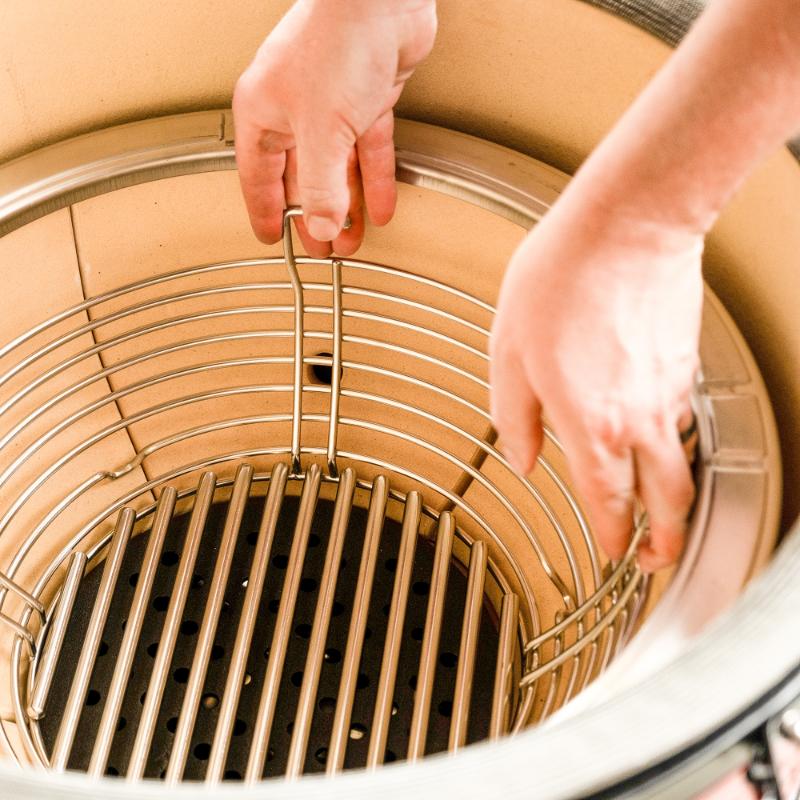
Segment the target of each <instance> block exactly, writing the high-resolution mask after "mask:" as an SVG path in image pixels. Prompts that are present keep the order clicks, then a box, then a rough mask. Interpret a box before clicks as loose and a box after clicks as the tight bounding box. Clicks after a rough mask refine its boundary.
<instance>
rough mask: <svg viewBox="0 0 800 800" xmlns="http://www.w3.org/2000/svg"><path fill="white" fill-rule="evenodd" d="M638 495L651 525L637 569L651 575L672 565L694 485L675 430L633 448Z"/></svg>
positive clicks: (680, 545) (681, 540) (679, 548)
mask: <svg viewBox="0 0 800 800" xmlns="http://www.w3.org/2000/svg"><path fill="white" fill-rule="evenodd" d="M635 454H636V471H637V483H638V489H639V494H640V496H641V498H642V502H643V503H644V506H645V508H646V509H647V515H648V518H649V522H650V537H649V539H648V541H646V542H644V543H643V544H642V546H641V547H640V548H639V553H638V560H639V565H640V566H641V568H642V570H644V571H645V572H654V571H655V570H657V569H661V568H662V567H666V566H669V565H670V564H673V563H675V561H677V559H678V557H679V556H680V554H681V552H682V551H683V546H684V542H685V538H686V535H685V534H686V518H687V516H688V514H689V509H690V508H691V505H692V501H693V499H694V484H693V483H692V476H691V472H690V470H689V465H688V463H687V461H686V455H685V453H684V450H683V446H682V445H681V441H680V435H679V433H678V430H677V426H669V430H668V429H667V426H665V427H664V429H663V430H658V431H656V432H654V433H653V435H652V436H651V437H649V438H648V439H647V440H646V441H642V442H639V443H637V445H636V447H635Z"/></svg>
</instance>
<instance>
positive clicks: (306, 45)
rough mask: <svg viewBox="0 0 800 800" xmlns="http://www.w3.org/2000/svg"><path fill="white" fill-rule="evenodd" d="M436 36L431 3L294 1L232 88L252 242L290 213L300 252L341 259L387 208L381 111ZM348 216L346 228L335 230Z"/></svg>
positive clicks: (389, 164) (273, 231) (385, 217)
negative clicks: (297, 210) (292, 209)
mask: <svg viewBox="0 0 800 800" xmlns="http://www.w3.org/2000/svg"><path fill="white" fill-rule="evenodd" d="M435 34H436V6H435V2H434V0H336V2H331V0H298V2H296V3H295V4H294V5H293V6H292V8H291V9H290V10H289V12H288V13H287V14H286V16H285V17H284V18H283V19H282V20H281V22H280V23H279V24H278V25H277V27H276V28H275V29H274V30H273V31H272V33H270V35H269V36H268V37H267V39H266V40H265V42H264V43H263V44H262V46H261V47H260V48H259V50H258V53H257V54H256V57H255V59H254V60H253V63H252V64H251V65H250V66H249V67H248V68H247V69H246V70H245V72H244V73H243V74H242V76H241V78H240V79H239V81H238V83H237V85H236V91H235V93H234V97H233V112H234V118H235V123H236V161H237V164H238V167H239V175H240V178H241V183H242V190H243V192H244V197H245V201H246V203H247V208H248V212H249V214H250V221H251V224H252V226H253V230H254V231H255V234H256V236H258V238H259V239H261V240H262V241H264V242H267V243H270V244H271V243H274V242H276V241H278V240H279V239H280V237H281V233H282V231H281V220H282V212H283V210H284V208H285V207H286V206H288V205H300V206H302V208H303V212H304V217H303V219H298V220H297V223H298V224H297V229H298V233H299V235H300V238H301V239H302V241H303V244H304V246H305V247H306V249H307V251H308V253H309V254H310V255H312V256H315V257H318V258H324V257H325V256H327V255H329V254H330V252H331V249H334V250H336V252H337V253H339V254H341V255H350V254H352V253H353V252H355V250H356V249H357V248H358V246H359V244H360V243H361V239H362V238H363V235H364V214H363V210H362V205H366V209H367V212H368V213H369V217H370V220H371V221H372V222H373V224H375V225H385V224H386V223H387V222H388V221H389V220H390V219H391V217H392V214H393V213H394V207H395V201H396V188H395V176H394V175H395V165H394V144H393V127H394V117H393V112H392V109H393V107H394V105H395V103H396V102H397V99H398V98H399V96H400V93H401V92H402V90H403V86H404V84H405V81H406V80H407V79H408V77H409V76H410V75H411V73H412V72H413V70H414V67H416V65H417V64H418V63H419V62H420V61H421V60H422V59H423V58H425V56H426V55H427V54H428V52H429V51H430V49H431V47H432V46H433V40H434V36H435ZM348 215H349V217H350V221H351V225H350V227H349V229H348V230H344V231H343V230H342V227H343V225H344V222H345V218H346V217H347V216H348Z"/></svg>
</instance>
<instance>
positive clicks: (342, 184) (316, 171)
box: [295, 118, 356, 242]
mask: <svg viewBox="0 0 800 800" xmlns="http://www.w3.org/2000/svg"><path fill="white" fill-rule="evenodd" d="M314 122H315V123H316V124H313V125H311V126H309V127H307V128H304V129H303V130H302V131H299V132H298V133H297V135H296V137H295V139H296V142H297V188H298V192H299V195H300V198H299V199H300V205H301V206H302V208H303V217H304V219H305V223H306V228H307V229H308V232H309V233H310V234H311V236H313V237H314V238H315V239H317V240H318V241H321V242H329V241H332V240H333V239H335V238H336V236H337V235H338V234H339V231H341V230H342V227H343V226H344V221H345V218H346V216H347V210H348V208H349V207H350V191H349V189H348V187H347V160H348V158H349V157H350V154H351V153H352V152H353V146H354V145H355V142H356V137H355V133H354V132H353V131H352V130H350V129H349V128H348V127H347V125H346V124H345V123H344V122H343V121H341V120H339V121H332V122H331V123H330V124H327V125H326V124H325V123H324V122H321V121H320V120H319V119H318V118H317V119H315V120H314Z"/></svg>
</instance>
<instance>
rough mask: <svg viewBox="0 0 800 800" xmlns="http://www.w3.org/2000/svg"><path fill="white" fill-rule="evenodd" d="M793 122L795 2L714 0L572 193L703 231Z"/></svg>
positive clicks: (797, 44) (796, 98)
mask: <svg viewBox="0 0 800 800" xmlns="http://www.w3.org/2000/svg"><path fill="white" fill-rule="evenodd" d="M799 130H800V2H798V0H712V3H711V5H710V6H709V9H708V10H707V11H706V12H705V13H704V14H703V16H702V17H701V18H700V20H699V21H698V22H697V24H696V25H695V27H694V28H693V30H692V31H691V32H690V33H689V34H688V36H687V38H686V39H685V41H684V42H683V43H682V45H681V46H680V47H679V48H678V50H677V52H676V53H675V54H674V56H673V57H672V58H671V59H670V60H669V62H668V63H667V64H666V65H665V67H664V68H663V69H662V70H661V72H660V73H659V74H658V75H657V76H656V78H655V79H654V80H653V81H652V82H651V83H650V85H649V86H648V87H647V88H646V89H645V90H644V91H643V92H642V94H641V95H640V96H639V98H638V99H637V100H636V102H635V103H634V104H633V105H632V106H631V108H630V109H629V110H628V111H627V112H626V114H625V115H624V116H623V118H622V119H621V120H620V121H619V123H618V124H617V126H616V127H615V128H614V129H613V130H612V132H611V133H610V134H609V135H608V137H607V138H606V139H605V140H604V142H603V143H602V144H601V145H600V146H599V147H598V148H597V150H596V151H595V152H594V154H593V155H592V157H591V158H590V159H589V161H587V163H586V165H585V167H584V169H582V170H581V171H580V172H579V173H578V176H577V177H576V180H575V181H574V182H573V183H574V186H573V187H572V191H571V193H573V195H574V196H575V195H578V193H579V192H580V195H579V196H581V197H583V198H586V199H589V202H593V203H596V204H598V205H600V206H604V207H613V208H614V210H615V212H616V213H623V214H628V215H630V217H631V219H632V220H643V221H652V222H653V223H656V224H660V223H665V224H666V225H667V226H677V227H679V228H683V229H688V230H690V231H693V232H701V233H704V232H706V231H707V230H708V228H709V227H710V226H711V225H712V224H713V222H714V220H715V219H716V216H717V215H718V213H719V211H720V210H721V208H722V207H723V206H724V204H725V203H726V201H727V200H728V199H729V198H730V196H731V194H732V193H733V192H734V191H735V189H736V188H737V186H738V185H739V184H740V183H741V181H742V180H743V179H744V178H745V176H746V175H747V174H748V173H749V172H750V170H751V169H752V168H753V167H754V166H755V164H757V163H758V162H759V161H760V160H761V159H762V158H763V157H764V156H765V155H767V154H768V153H769V152H770V151H771V150H773V149H774V148H776V147H777V146H779V145H780V144H781V143H782V142H784V141H785V140H786V139H787V138H789V137H790V136H791V135H793V134H794V133H796V132H798V131H799Z"/></svg>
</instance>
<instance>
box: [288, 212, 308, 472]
mask: <svg viewBox="0 0 800 800" xmlns="http://www.w3.org/2000/svg"><path fill="white" fill-rule="evenodd" d="M302 215H303V211H302V209H300V208H299V207H297V206H293V207H291V208H287V209H286V211H284V212H283V254H284V258H285V261H286V269H287V270H288V272H289V280H290V281H291V282H292V291H293V293H294V373H293V374H294V387H293V390H292V474H293V475H299V474H300V471H301V470H300V425H301V423H302V417H303V408H302V406H303V324H304V319H303V318H304V308H303V284H302V283H301V281H300V274H299V273H298V272H297V262H296V261H295V258H294V246H293V245H292V222H291V220H292V217H300V216H302Z"/></svg>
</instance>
